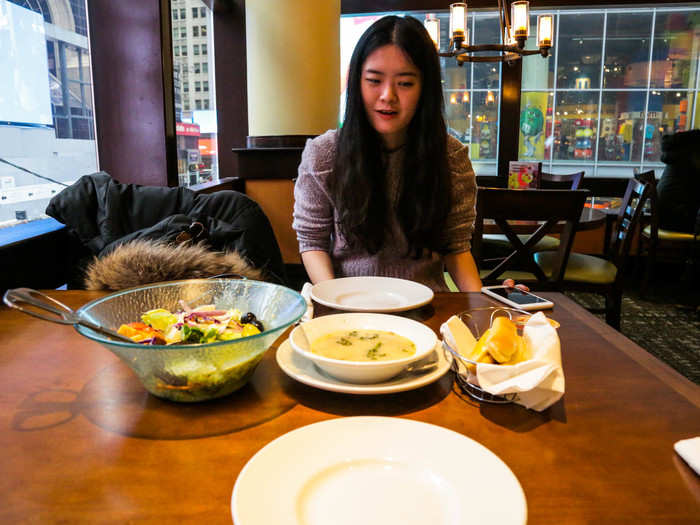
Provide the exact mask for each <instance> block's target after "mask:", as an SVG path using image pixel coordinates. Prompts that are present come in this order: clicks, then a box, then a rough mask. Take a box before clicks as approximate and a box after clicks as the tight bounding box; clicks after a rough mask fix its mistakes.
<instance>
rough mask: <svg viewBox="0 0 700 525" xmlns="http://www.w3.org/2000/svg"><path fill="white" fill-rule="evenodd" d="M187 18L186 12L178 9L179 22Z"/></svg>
mask: <svg viewBox="0 0 700 525" xmlns="http://www.w3.org/2000/svg"><path fill="white" fill-rule="evenodd" d="M186 17H187V11H185V9H180V20H184V19H185V18H186Z"/></svg>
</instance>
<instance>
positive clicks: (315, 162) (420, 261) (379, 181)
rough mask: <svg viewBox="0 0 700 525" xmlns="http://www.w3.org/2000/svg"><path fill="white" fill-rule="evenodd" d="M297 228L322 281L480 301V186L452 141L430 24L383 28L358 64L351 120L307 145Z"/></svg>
mask: <svg viewBox="0 0 700 525" xmlns="http://www.w3.org/2000/svg"><path fill="white" fill-rule="evenodd" d="M294 197H295V204H294V222H293V227H294V229H295V230H296V233H297V238H298V241H299V251H300V252H301V257H302V261H303V263H304V266H305V268H306V271H307V273H308V274H309V277H310V278H311V280H312V282H314V283H316V282H319V281H323V280H326V279H332V278H334V277H348V276H358V275H381V276H388V277H399V278H404V279H410V280H413V281H418V282H422V283H423V284H426V285H427V286H429V287H430V288H432V289H433V290H436V291H440V290H446V289H447V288H446V285H445V280H444V274H443V272H444V268H445V267H447V270H448V271H449V273H450V275H451V276H452V278H453V279H454V281H455V283H456V284H457V286H458V287H459V288H460V290H463V291H478V290H479V289H480V287H481V281H480V279H479V274H478V271H477V268H476V265H475V263H474V259H473V258H472V256H471V253H470V251H469V250H470V240H471V235H472V229H473V223H474V217H475V210H474V203H475V197H476V181H475V176H474V171H473V170H472V166H471V163H470V161H469V156H468V154H467V147H466V146H463V145H462V144H461V143H460V142H459V141H458V140H457V139H455V138H453V137H451V136H449V135H448V134H447V128H446V126H445V120H444V116H443V96H442V83H441V77H440V64H439V59H438V56H437V53H436V50H435V46H434V44H433V42H432V40H431V39H430V37H429V36H428V33H427V32H426V31H425V29H424V28H423V26H422V24H421V23H420V22H418V21H417V20H416V19H414V18H411V17H405V18H400V17H396V16H387V17H384V18H381V19H380V20H378V21H377V22H375V23H374V24H372V26H371V27H370V28H369V29H368V30H367V31H366V32H365V33H364V34H363V35H362V37H361V38H360V40H359V42H358V44H357V46H356V47H355V50H354V52H353V55H352V59H351V61H350V68H349V73H348V83H347V101H346V110H345V120H344V123H343V126H342V128H341V129H340V130H337V131H336V130H330V131H327V132H326V133H324V134H323V135H321V136H319V137H317V138H315V139H313V140H311V141H309V142H307V144H306V148H305V149H304V152H303V154H302V161H301V164H300V166H299V177H298V179H297V182H296V186H295V188H294Z"/></svg>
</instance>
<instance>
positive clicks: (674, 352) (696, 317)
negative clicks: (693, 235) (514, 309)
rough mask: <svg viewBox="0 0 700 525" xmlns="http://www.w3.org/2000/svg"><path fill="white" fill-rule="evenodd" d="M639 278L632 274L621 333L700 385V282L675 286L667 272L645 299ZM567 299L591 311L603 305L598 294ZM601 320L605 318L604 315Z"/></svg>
mask: <svg viewBox="0 0 700 525" xmlns="http://www.w3.org/2000/svg"><path fill="white" fill-rule="evenodd" d="M638 275H639V274H638V273H637V272H633V275H632V277H631V278H630V281H629V283H627V284H626V285H625V288H624V295H623V298H622V319H621V327H620V328H621V330H620V331H621V332H622V333H623V334H624V335H625V336H627V337H629V338H630V339H632V340H633V341H634V342H635V343H637V344H638V345H639V346H641V347H642V348H644V349H645V350H646V351H648V352H649V353H650V354H652V355H654V356H655V357H657V358H658V359H660V360H662V361H664V362H665V363H667V364H668V365H670V366H671V367H673V368H674V369H676V370H677V371H678V372H680V373H681V374H683V375H684V376H685V377H687V378H688V379H690V380H691V381H694V382H695V383H697V384H700V282H698V281H697V280H695V281H690V282H688V281H686V282H676V281H677V280H678V275H679V274H678V272H677V271H676V272H673V271H664V272H663V275H664V276H663V277H659V278H656V279H655V280H654V281H653V282H652V283H650V285H649V288H648V290H647V292H646V293H645V294H644V295H643V296H642V295H641V293H640V286H639V278H638ZM668 276H672V277H668ZM671 279H675V280H671ZM566 295H568V296H569V297H571V298H572V299H573V300H574V301H576V302H577V303H579V304H580V305H582V306H584V307H589V308H596V307H602V306H603V302H604V301H603V298H602V296H599V295H595V294H589V293H582V292H566ZM599 316H600V317H601V318H604V314H599Z"/></svg>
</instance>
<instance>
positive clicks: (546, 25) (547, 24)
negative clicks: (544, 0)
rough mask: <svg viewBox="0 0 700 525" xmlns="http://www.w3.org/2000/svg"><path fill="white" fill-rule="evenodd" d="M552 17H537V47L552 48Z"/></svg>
mask: <svg viewBox="0 0 700 525" xmlns="http://www.w3.org/2000/svg"><path fill="white" fill-rule="evenodd" d="M552 21H553V17H552V15H550V14H546V15H539V16H538V17H537V47H552V35H553V34H554V31H553V22H552Z"/></svg>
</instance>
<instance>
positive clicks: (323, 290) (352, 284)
mask: <svg viewBox="0 0 700 525" xmlns="http://www.w3.org/2000/svg"><path fill="white" fill-rule="evenodd" d="M311 298H312V299H313V300H314V301H316V302H318V303H320V304H322V305H325V306H329V307H330V308H336V309H337V310H346V311H349V312H401V311H404V310H411V309H413V308H418V307H419V306H423V305H424V304H428V303H429V302H430V301H432V300H433V291H432V290H431V289H430V288H428V287H427V286H425V285H424V284H420V283H416V282H413V281H407V280H405V279H395V278H393V277H342V278H340V279H330V280H328V281H321V282H320V283H316V284H315V285H313V287H312V288H311Z"/></svg>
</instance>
